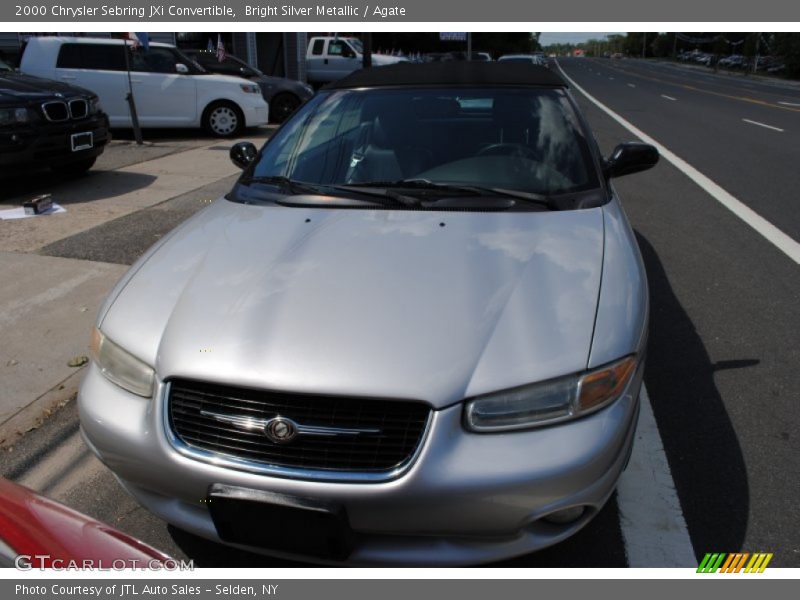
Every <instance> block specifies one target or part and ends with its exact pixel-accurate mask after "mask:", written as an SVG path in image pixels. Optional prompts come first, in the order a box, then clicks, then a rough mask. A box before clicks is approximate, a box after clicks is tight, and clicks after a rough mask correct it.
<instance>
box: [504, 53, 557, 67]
mask: <svg viewBox="0 0 800 600" xmlns="http://www.w3.org/2000/svg"><path fill="white" fill-rule="evenodd" d="M497 61H498V62H518V63H530V64H532V65H537V66H540V67H546V66H548V65H547V59H546V58H545V57H544V55H543V54H504V55H503V56H501V57H500V58H498V59H497Z"/></svg>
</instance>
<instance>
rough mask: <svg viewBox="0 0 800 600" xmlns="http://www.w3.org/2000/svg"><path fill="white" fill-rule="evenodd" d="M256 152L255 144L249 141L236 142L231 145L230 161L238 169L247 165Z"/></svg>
mask: <svg viewBox="0 0 800 600" xmlns="http://www.w3.org/2000/svg"><path fill="white" fill-rule="evenodd" d="M257 154H258V150H257V149H256V147H255V145H254V144H252V143H250V142H236V143H235V144H234V145H233V146H231V151H230V157H231V162H232V163H233V164H235V165H236V166H237V167H239V168H240V169H246V168H247V167H249V166H250V163H252V162H253V160H254V159H255V157H256V155H257Z"/></svg>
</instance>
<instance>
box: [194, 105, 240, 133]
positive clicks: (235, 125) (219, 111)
mask: <svg viewBox="0 0 800 600" xmlns="http://www.w3.org/2000/svg"><path fill="white" fill-rule="evenodd" d="M202 122H203V129H205V130H206V131H207V132H208V133H210V134H211V135H213V136H214V137H218V138H229V137H234V136H237V135H239V134H240V133H241V132H242V131H244V114H243V113H242V111H241V109H240V108H239V107H238V106H236V105H235V104H234V103H233V102H226V101H224V100H221V101H219V102H212V103H211V104H209V105H208V106H207V107H206V109H205V110H204V111H203V121H202Z"/></svg>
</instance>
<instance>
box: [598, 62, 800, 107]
mask: <svg viewBox="0 0 800 600" xmlns="http://www.w3.org/2000/svg"><path fill="white" fill-rule="evenodd" d="M608 68H609V69H611V70H614V71H617V72H619V73H623V74H625V75H632V76H633V77H639V78H641V79H649V80H650V81H655V82H656V83H661V84H664V85H671V86H674V87H679V88H683V89H685V90H692V91H694V92H701V93H703V94H710V95H712V96H719V97H721V98H728V99H729V100H739V101H740V102H749V103H750V104H758V105H760V106H767V107H769V108H779V109H781V110H788V111H791V112H800V108H792V107H791V106H781V105H780V104H775V103H773V102H767V101H766V100H759V99H757V98H748V97H747V96H733V95H731V94H723V93H722V92H715V91H713V90H707V89H705V88H699V87H697V86H693V85H687V84H685V83H673V82H672V81H665V80H663V79H659V78H658V77H650V76H648V75H642V74H641V73H637V72H636V71H628V70H627V69H619V68H616V67H608Z"/></svg>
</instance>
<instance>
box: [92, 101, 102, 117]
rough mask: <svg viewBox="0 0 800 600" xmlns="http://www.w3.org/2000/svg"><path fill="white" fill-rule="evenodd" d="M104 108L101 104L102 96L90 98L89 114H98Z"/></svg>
mask: <svg viewBox="0 0 800 600" xmlns="http://www.w3.org/2000/svg"><path fill="white" fill-rule="evenodd" d="M102 110H103V107H102V106H100V98H92V99H91V100H89V114H90V115H96V114H97V113H99V112H100V111H102Z"/></svg>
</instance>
